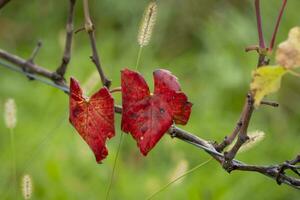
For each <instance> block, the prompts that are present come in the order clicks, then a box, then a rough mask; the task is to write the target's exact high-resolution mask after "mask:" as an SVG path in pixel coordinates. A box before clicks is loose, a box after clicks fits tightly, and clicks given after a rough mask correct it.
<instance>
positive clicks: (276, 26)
mask: <svg viewBox="0 0 300 200" xmlns="http://www.w3.org/2000/svg"><path fill="white" fill-rule="evenodd" d="M286 3H287V0H283V1H282V6H281V8H280V11H279V15H278V17H277V20H276V25H275V29H274V32H273V35H272V39H271V42H270V46H269V51H272V50H273V47H274V44H275V40H276V35H277V32H278V28H279V25H280V21H281V19H282V15H283V12H284V9H285V7H286Z"/></svg>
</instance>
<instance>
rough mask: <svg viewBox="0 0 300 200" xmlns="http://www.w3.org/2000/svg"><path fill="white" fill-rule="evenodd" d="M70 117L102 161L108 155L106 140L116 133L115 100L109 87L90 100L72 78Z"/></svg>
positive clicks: (97, 158)
mask: <svg viewBox="0 0 300 200" xmlns="http://www.w3.org/2000/svg"><path fill="white" fill-rule="evenodd" d="M69 119H70V122H71V124H72V125H73V126H74V127H75V129H76V130H77V131H78V133H79V134H80V135H81V137H82V138H83V139H84V140H85V142H86V143H87V144H88V145H89V146H90V148H91V149H92V150H93V152H94V154H95V157H96V160H97V162H98V163H101V160H103V159H104V158H105V157H106V156H107V155H108V151H107V148H106V146H105V142H106V140H107V138H111V137H113V136H114V135H115V128H114V100H113V98H112V96H111V95H110V93H109V91H108V89H107V88H105V87H104V88H101V89H100V90H99V91H98V92H96V93H95V94H93V95H92V96H91V98H90V99H89V100H88V99H86V98H84V97H83V94H82V90H81V88H80V86H79V83H78V82H77V81H76V80H75V79H73V78H71V84H70V116H69Z"/></svg>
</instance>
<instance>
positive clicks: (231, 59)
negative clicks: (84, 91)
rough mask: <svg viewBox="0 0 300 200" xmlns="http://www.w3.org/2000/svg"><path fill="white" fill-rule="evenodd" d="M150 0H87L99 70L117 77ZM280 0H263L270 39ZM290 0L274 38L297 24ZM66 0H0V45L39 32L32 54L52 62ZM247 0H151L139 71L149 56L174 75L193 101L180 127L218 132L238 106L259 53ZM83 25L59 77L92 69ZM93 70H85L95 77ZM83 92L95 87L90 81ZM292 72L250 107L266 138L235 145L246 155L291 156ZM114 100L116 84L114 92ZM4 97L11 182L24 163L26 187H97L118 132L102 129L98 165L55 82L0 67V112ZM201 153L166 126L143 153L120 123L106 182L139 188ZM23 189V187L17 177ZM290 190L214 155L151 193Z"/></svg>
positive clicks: (224, 130) (294, 139) (2, 143)
mask: <svg viewBox="0 0 300 200" xmlns="http://www.w3.org/2000/svg"><path fill="white" fill-rule="evenodd" d="M147 3H148V1H141V0H127V1H124V0H114V1H112V0H101V1H96V0H91V1H90V8H91V15H92V18H93V21H94V23H95V26H96V37H97V46H98V48H99V51H100V55H101V60H102V64H103V66H104V71H105V73H106V74H107V75H108V77H109V78H111V79H112V80H113V87H118V86H119V85H120V70H121V69H122V68H124V67H129V68H130V69H134V66H135V62H136V57H137V52H138V45H137V42H136V37H137V30H138V25H139V22H140V19H141V16H142V14H143V11H144V8H145V6H146V5H147ZM280 5H281V1H280V0H262V5H261V7H262V12H263V14H262V17H263V25H264V31H265V37H266V38H267V40H268V39H270V35H271V33H272V30H273V27H274V23H275V18H276V17H277V13H278V10H279V7H280ZM299 7H300V1H297V0H291V1H289V2H288V5H287V8H286V13H285V14H284V17H283V23H282V25H281V27H280V31H279V35H278V39H277V41H283V40H285V38H286V37H287V34H288V31H289V29H290V28H292V27H293V26H297V25H299V23H300V22H299V19H300V17H299ZM67 9H68V1H67V0H65V1H58V0H57V1H49V0H48V1H45V0H44V1H38V0H33V1H30V2H28V1H26V2H25V1H11V2H10V3H9V4H7V6H6V7H5V8H4V9H2V10H0V48H2V49H5V50H7V51H9V52H11V53H13V54H17V55H19V56H21V57H24V58H28V57H29V56H30V54H31V51H32V49H33V48H34V47H35V45H36V43H37V41H38V40H41V41H42V42H43V47H42V49H41V50H40V52H39V54H38V56H37V58H36V63H37V64H39V65H41V66H46V67H47V68H48V69H50V70H54V69H56V67H57V66H58V65H59V64H60V61H61V57H62V53H63V46H64V37H65V36H64V34H65V22H66V17H67ZM75 15H76V17H75V28H76V29H78V28H80V27H82V26H83V23H84V21H83V13H82V2H81V1H77V5H76V11H75ZM256 43H257V33H256V21H255V17H254V8H253V0H245V1H240V0H230V1H228V0H160V1H158V18H157V24H156V27H155V30H154V34H153V37H152V40H151V42H150V45H149V46H147V47H146V48H145V49H144V51H143V55H142V59H141V64H140V67H139V71H140V72H141V73H142V74H143V75H144V76H145V77H146V79H147V81H148V83H149V85H151V88H153V86H152V71H153V70H154V69H156V68H158V67H161V68H165V69H168V70H170V71H172V72H173V74H174V75H176V76H177V77H178V78H179V80H180V83H181V85H182V88H183V90H184V91H185V93H186V94H187V95H188V96H189V99H190V101H191V102H193V104H194V106H193V111H192V115H191V118H190V121H189V123H188V125H186V126H185V127H184V128H185V129H186V130H188V131H191V132H193V133H195V134H197V135H198V136H200V137H202V138H205V139H208V140H216V141H221V140H222V139H223V137H224V136H225V135H226V134H229V133H230V132H231V131H232V130H233V128H234V126H235V123H236V121H237V119H238V117H239V113H240V111H241V109H242V105H243V103H244V98H245V94H246V92H247V90H248V87H249V82H250V81H251V71H252V70H253V69H254V67H255V65H256V63H257V55H256V53H255V52H250V53H245V52H244V48H245V47H246V46H247V45H252V44H256ZM90 54H91V51H90V46H89V40H88V37H87V34H85V33H84V32H80V33H78V34H76V35H75V36H74V46H73V52H72V61H71V63H70V65H69V69H68V71H67V77H69V76H71V75H72V76H74V77H76V78H77V79H78V80H79V81H80V82H81V83H82V84H84V83H85V82H86V81H87V80H89V79H91V77H95V75H93V74H95V67H94V65H93V64H92V62H91V61H90V59H89V55H90ZM94 79H95V78H94ZM95 81H96V83H97V84H98V85H97V86H96V87H94V88H91V87H89V88H88V92H89V94H91V93H92V92H93V91H95V90H96V89H97V88H99V87H100V82H99V79H98V78H97V76H96V79H95V80H94V81H92V82H95ZM299 85H300V80H299V79H297V78H295V77H292V76H286V77H285V78H284V80H283V86H282V88H281V90H280V92H279V93H278V94H276V95H272V96H270V97H268V99H271V100H276V101H278V102H279V103H280V107H279V108H276V109H274V108H271V107H261V108H260V109H259V110H256V111H255V113H254V115H253V119H252V121H251V124H250V127H249V131H255V130H262V131H264V132H265V133H266V138H265V140H263V141H262V142H261V143H260V144H259V145H258V146H256V147H255V148H253V149H251V150H249V151H248V152H246V153H241V154H239V155H238V159H240V160H242V161H245V162H248V163H253V164H275V163H281V162H283V161H285V160H287V159H292V158H294V156H295V155H297V153H299V150H300V149H299V141H300V134H299V131H300V123H299V120H300V105H299V102H300V94H299V89H300V86H299ZM114 97H115V99H116V102H117V103H120V94H114ZM7 98H14V99H15V101H16V103H17V109H18V111H17V112H18V114H17V117H18V122H17V127H16V128H15V135H16V137H15V138H16V141H15V142H16V151H17V172H18V180H19V181H18V184H19V183H20V179H21V177H22V175H23V174H24V173H27V174H30V175H31V177H32V179H33V183H34V192H33V199H51V200H52V199H57V200H58V199H72V200H73V199H91V200H93V199H104V198H105V194H106V190H107V186H108V183H109V180H110V176H111V172H112V167H113V162H114V158H115V155H116V151H117V145H118V142H119V137H120V133H121V131H120V128H119V127H120V123H119V122H120V116H119V115H116V121H117V123H116V133H117V134H116V137H115V138H113V139H112V140H110V141H108V148H109V156H108V157H107V159H106V160H104V163H103V164H101V165H98V164H96V162H95V159H94V155H93V154H92V152H91V151H90V150H89V147H88V146H87V145H86V144H85V143H84V141H83V140H82V139H81V138H80V136H79V135H78V134H77V133H76V131H75V129H74V128H73V127H72V126H71V125H70V124H69V122H68V96H67V95H65V94H64V93H63V92H61V91H59V90H58V89H55V88H52V87H49V86H47V85H44V84H42V83H40V82H37V81H28V80H27V79H26V77H24V76H23V75H20V74H17V73H15V72H12V71H10V70H8V69H6V68H3V67H0V104H1V107H0V113H2V114H3V112H4V111H3V104H4V102H5V100H6V99H7ZM9 139H10V138H9V130H8V129H7V128H6V127H5V124H4V120H3V117H1V122H0V160H1V165H0V199H13V196H12V188H11V152H10V140H9ZM208 158H209V156H208V155H207V154H206V153H205V152H203V151H201V150H198V149H197V148H195V147H193V146H192V145H188V144H186V143H184V142H181V141H178V140H176V139H174V140H172V139H171V138H170V137H169V136H168V135H165V137H163V138H162V140H161V141H160V142H159V144H158V145H157V146H156V148H154V149H153V150H152V151H151V152H150V154H149V155H148V156H147V157H143V156H141V155H140V153H139V150H138V148H137V147H136V144H135V142H134V140H133V139H132V138H131V136H129V135H125V137H124V140H123V145H122V147H121V154H120V157H119V160H118V164H117V169H116V174H115V178H114V180H113V185H112V189H111V195H110V197H111V199H145V198H147V197H148V196H149V195H151V194H152V193H153V192H155V191H156V190H158V189H159V188H161V187H163V185H165V184H166V183H168V182H169V181H170V177H171V178H172V177H173V178H174V176H176V174H177V175H178V174H180V171H185V170H187V169H189V168H192V167H194V166H196V165H197V164H200V163H201V162H204V161H205V160H207V159H208ZM18 195H19V198H21V191H20V188H18ZM299 197H300V193H299V191H296V190H295V189H292V188H290V187H288V186H285V185H282V186H278V185H277V184H276V183H275V182H274V181H273V180H271V179H268V178H266V177H264V176H261V175H259V174H255V173H248V172H233V173H232V174H230V175H229V174H228V173H227V172H225V171H224V170H223V169H222V168H221V167H220V166H219V164H218V163H216V162H215V161H211V162H209V163H208V164H207V165H206V166H203V167H202V168H200V169H199V170H197V171H196V172H194V173H193V174H191V175H189V176H187V177H185V178H184V179H183V180H182V181H180V182H179V183H177V184H174V185H172V186H171V187H169V188H168V189H167V190H165V191H164V192H162V193H160V194H159V195H158V196H156V198H154V199H222V200H223V199H226V200H232V199H249V198H251V199H299Z"/></svg>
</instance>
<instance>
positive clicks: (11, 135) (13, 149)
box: [9, 128, 17, 198]
mask: <svg viewBox="0 0 300 200" xmlns="http://www.w3.org/2000/svg"><path fill="white" fill-rule="evenodd" d="M9 130H10V147H11V156H12V176H13V193H14V196H15V198H16V197H17V168H16V151H15V136H14V130H13V128H10V129H9Z"/></svg>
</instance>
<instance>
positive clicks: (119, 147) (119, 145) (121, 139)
mask: <svg viewBox="0 0 300 200" xmlns="http://www.w3.org/2000/svg"><path fill="white" fill-rule="evenodd" d="M123 134H124V133H123V132H121V136H120V140H119V144H118V149H117V154H116V157H115V160H114V166H113V170H112V173H111V177H110V181H109V185H108V187H107V192H106V197H105V199H106V200H107V199H109V193H110V190H111V186H112V182H113V179H114V174H115V171H116V166H117V161H118V157H119V154H120V149H121V146H122V141H123Z"/></svg>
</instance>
